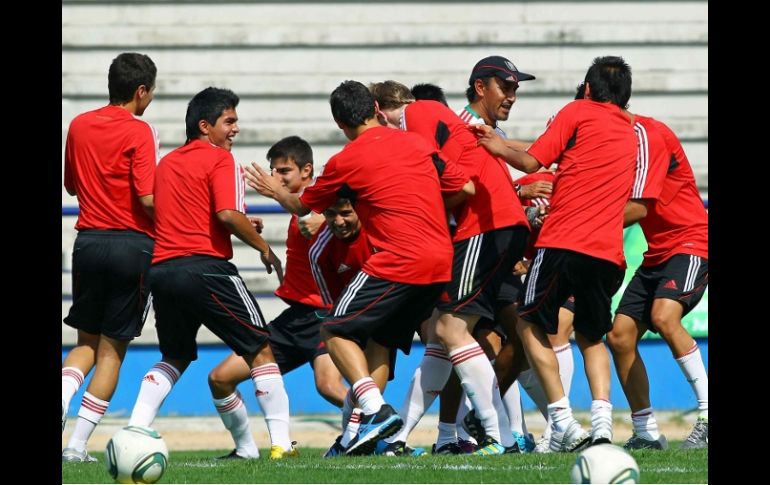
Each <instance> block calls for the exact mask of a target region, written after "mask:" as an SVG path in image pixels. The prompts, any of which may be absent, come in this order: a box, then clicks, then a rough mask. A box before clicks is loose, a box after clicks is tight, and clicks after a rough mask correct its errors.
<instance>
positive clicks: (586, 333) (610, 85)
mask: <svg viewBox="0 0 770 485" xmlns="http://www.w3.org/2000/svg"><path fill="white" fill-rule="evenodd" d="M630 96H631V69H630V68H629V66H628V64H626V63H625V61H624V60H623V59H622V58H620V57H613V56H606V57H597V58H595V59H594V62H593V64H592V65H591V67H590V68H589V69H588V72H587V73H586V76H585V99H579V100H575V101H572V102H571V103H569V104H567V105H566V106H565V107H564V108H562V110H561V111H559V113H558V114H557V115H556V117H555V118H554V120H553V121H552V122H551V123H550V124H549V125H548V128H546V131H545V133H543V134H542V135H541V136H540V137H539V138H538V139H537V140H535V142H534V143H533V144H532V146H530V147H529V148H528V149H526V151H525V150H524V149H522V148H516V147H514V146H511V145H510V144H506V143H505V142H504V141H503V140H502V139H501V138H500V137H499V136H498V135H496V134H495V133H494V132H493V131H492V130H491V129H490V128H489V127H479V126H478V125H475V128H476V129H477V130H478V131H479V133H483V135H482V137H481V139H480V140H479V142H480V143H481V144H482V145H484V146H486V147H487V148H488V149H490V151H492V152H493V153H496V154H498V155H500V156H503V157H504V158H505V159H506V160H507V161H509V163H511V164H512V165H513V166H515V167H516V168H518V169H520V170H523V171H525V172H527V173H531V172H534V171H536V170H537V169H538V168H539V167H540V166H544V167H547V166H550V165H551V164H552V163H553V162H555V161H556V160H559V159H560V163H559V166H558V169H557V171H556V182H555V184H554V185H555V186H556V187H557V190H556V191H554V194H553V197H552V198H551V209H550V212H549V214H548V218H547V219H546V220H545V222H544V224H543V227H542V229H541V231H540V236H539V238H538V241H537V246H536V247H537V254H536V256H535V259H534V260H533V262H532V266H531V267H530V269H529V272H528V273H527V277H526V280H525V283H524V286H525V293H524V301H523V306H522V308H521V309H520V312H519V315H520V319H519V322H518V332H519V335H520V336H521V338H522V343H523V345H524V349H525V350H526V352H527V356H528V357H529V360H530V363H531V364H532V365H533V367H534V368H535V372H536V373H537V375H538V377H539V378H540V382H541V383H542V384H543V388H544V390H545V394H546V396H547V398H548V402H549V404H548V414H549V417H550V418H551V420H552V422H553V423H552V434H551V441H550V449H551V451H577V450H579V449H581V448H583V447H585V446H587V445H588V444H589V443H602V442H609V441H610V440H611V439H612V405H611V404H610V401H609V386H610V369H609V355H608V353H607V349H606V348H605V346H604V342H603V341H602V337H603V336H604V335H605V334H606V333H607V332H608V331H609V330H610V329H611V328H612V321H611V315H610V303H611V298H612V295H613V294H614V293H615V292H616V291H617V290H618V288H620V284H621V282H622V278H623V270H624V267H625V259H624V256H623V212H624V208H625V204H626V201H627V200H628V196H629V193H630V192H631V188H632V185H633V177H634V165H635V162H636V155H637V143H636V136H635V133H634V130H633V128H632V122H631V119H630V116H629V115H628V114H627V113H626V112H625V111H624V110H625V108H626V105H627V103H628V99H629V98H630ZM587 207H590V208H591V210H587V209H586V208H587ZM570 295H574V297H575V318H574V322H573V324H574V327H575V339H576V341H577V344H578V346H579V347H580V350H581V352H582V354H583V358H584V361H585V368H586V375H587V377H588V382H589V386H590V388H591V395H592V397H593V402H592V404H591V424H592V434H591V435H589V434H588V433H587V432H586V431H585V430H584V429H583V428H582V427H581V426H580V424H579V423H578V422H577V421H576V420H575V418H574V417H573V415H572V409H571V408H570V405H569V399H568V398H567V397H566V396H565V394H564V389H563V387H562V384H561V381H560V379H559V368H558V362H557V359H556V355H555V353H554V351H553V348H552V346H551V343H550V342H549V340H548V338H547V337H546V333H550V334H554V333H556V332H557V329H558V321H559V320H558V311H559V308H560V307H561V305H562V304H563V303H564V301H565V300H566V299H567V298H568V297H569V296H570Z"/></svg>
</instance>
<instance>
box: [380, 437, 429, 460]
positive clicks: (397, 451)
mask: <svg viewBox="0 0 770 485" xmlns="http://www.w3.org/2000/svg"><path fill="white" fill-rule="evenodd" d="M374 454H375V455H383V456H422V455H424V454H425V449H424V448H412V447H411V446H407V445H406V443H404V442H403V441H394V442H393V443H388V442H387V441H385V440H379V441H377V445H376V446H375V447H374Z"/></svg>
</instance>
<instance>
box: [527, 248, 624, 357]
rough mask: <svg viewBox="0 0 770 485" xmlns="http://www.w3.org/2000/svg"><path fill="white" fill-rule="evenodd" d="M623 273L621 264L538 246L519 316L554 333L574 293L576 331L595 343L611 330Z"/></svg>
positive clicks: (564, 250)
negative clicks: (615, 295) (614, 304)
mask: <svg viewBox="0 0 770 485" xmlns="http://www.w3.org/2000/svg"><path fill="white" fill-rule="evenodd" d="M623 275H624V271H623V269H621V268H620V266H618V265H616V264H614V263H612V262H610V261H607V260H604V259H599V258H594V257H592V256H588V255H586V254H582V253H578V252H575V251H569V250H566V249H552V248H547V249H538V250H537V255H536V256H535V259H534V260H533V261H532V264H531V265H530V267H529V272H528V273H527V278H526V280H524V298H523V303H522V306H521V307H520V309H519V316H521V318H523V319H524V320H527V321H528V322H532V323H534V324H536V325H539V326H541V327H542V328H544V329H545V331H546V332H547V333H549V334H555V333H557V331H558V329H559V308H560V307H561V306H562V305H564V302H565V301H566V300H567V299H568V298H569V297H570V295H574V297H575V320H574V323H573V325H574V327H575V331H576V332H579V333H580V334H581V335H582V336H584V337H585V338H587V339H588V340H590V341H594V342H595V341H597V340H600V339H601V338H602V337H603V336H604V335H605V334H606V333H607V332H609V331H610V330H611V329H612V314H611V312H610V306H611V303H612V295H614V294H615V293H616V292H617V291H618V289H619V288H620V285H621V284H622V282H623Z"/></svg>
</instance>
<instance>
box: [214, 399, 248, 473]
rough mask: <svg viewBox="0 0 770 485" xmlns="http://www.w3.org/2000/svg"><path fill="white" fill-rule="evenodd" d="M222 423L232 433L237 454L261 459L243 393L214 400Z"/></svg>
mask: <svg viewBox="0 0 770 485" xmlns="http://www.w3.org/2000/svg"><path fill="white" fill-rule="evenodd" d="M214 406H215V407H216V408H217V412H218V413H219V417H220V418H222V423H223V424H224V425H225V428H227V430H228V431H229V432H230V435H231V436H232V437H233V441H234V442H235V452H236V453H238V455H240V456H242V457H244V458H259V448H257V444H256V443H255V442H254V436H252V434H251V428H250V427H249V414H248V412H247V411H246V406H245V405H244V404H243V400H242V399H241V393H239V392H238V391H235V392H234V393H232V394H230V395H229V396H227V397H224V398H222V399H214Z"/></svg>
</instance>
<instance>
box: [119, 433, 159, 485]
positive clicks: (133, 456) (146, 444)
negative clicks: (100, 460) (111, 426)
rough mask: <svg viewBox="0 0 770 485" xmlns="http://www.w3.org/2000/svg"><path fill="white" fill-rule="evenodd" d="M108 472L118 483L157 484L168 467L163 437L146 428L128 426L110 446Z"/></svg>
mask: <svg viewBox="0 0 770 485" xmlns="http://www.w3.org/2000/svg"><path fill="white" fill-rule="evenodd" d="M105 453H106V456H107V460H106V461H107V471H108V472H109V473H110V476H112V478H114V479H115V481H117V482H118V483H155V482H157V481H158V480H160V477H162V476H163V472H165V471H166V466H167V465H168V448H167V447H166V442H165V441H163V438H161V436H160V434H159V433H158V432H157V431H155V430H154V429H152V428H147V427H145V426H126V427H125V428H123V429H121V430H120V431H118V432H117V433H115V434H114V435H113V437H112V438H111V439H110V441H109V442H108V443H107V450H106V452H105Z"/></svg>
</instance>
